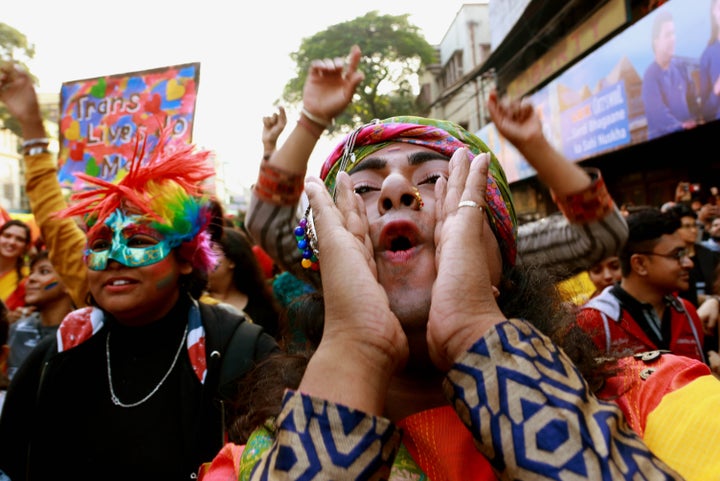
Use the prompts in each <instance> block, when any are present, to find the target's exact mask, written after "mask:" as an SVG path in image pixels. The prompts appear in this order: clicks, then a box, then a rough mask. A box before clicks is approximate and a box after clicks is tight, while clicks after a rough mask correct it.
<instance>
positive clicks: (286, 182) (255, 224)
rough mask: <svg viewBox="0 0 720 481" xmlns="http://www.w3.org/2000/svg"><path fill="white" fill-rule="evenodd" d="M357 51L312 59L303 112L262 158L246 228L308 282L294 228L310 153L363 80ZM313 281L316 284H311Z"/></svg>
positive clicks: (278, 261) (283, 263)
mask: <svg viewBox="0 0 720 481" xmlns="http://www.w3.org/2000/svg"><path fill="white" fill-rule="evenodd" d="M361 55H362V54H361V52H360V49H359V48H358V47H357V46H354V47H353V48H352V49H351V50H350V55H349V57H348V60H347V62H346V61H345V59H343V58H336V59H324V60H314V61H313V62H312V64H311V65H310V71H309V73H308V77H307V81H306V82H305V86H304V88H303V109H302V112H301V114H300V117H299V119H298V122H297V124H296V125H295V127H294V128H293V130H292V131H291V132H290V134H289V135H288V137H287V139H286V140H285V142H283V144H282V146H281V147H280V148H279V149H278V150H276V151H275V152H274V153H272V154H271V155H270V157H269V158H268V160H263V162H262V164H261V165H260V172H259V174H258V180H257V182H256V184H255V186H254V188H253V192H252V194H253V195H252V198H251V201H250V207H249V209H248V212H247V216H246V220H245V224H246V226H247V228H248V231H249V232H250V233H251V234H252V236H253V238H254V239H255V241H256V242H257V243H258V244H259V245H260V246H261V247H262V248H263V250H265V251H266V252H267V253H268V254H269V255H270V256H271V257H272V258H273V259H274V260H275V261H276V262H277V263H278V264H279V265H280V266H281V267H282V268H283V269H285V270H288V271H290V272H292V273H293V274H296V275H300V276H301V277H302V278H305V279H307V276H306V274H307V273H306V272H304V270H303V269H302V268H301V267H300V260H301V256H300V252H299V251H298V249H297V246H296V244H295V235H294V234H293V230H294V229H295V226H296V225H297V221H298V219H299V216H298V215H297V207H298V204H299V201H300V196H301V194H302V192H303V183H304V179H305V173H306V170H307V164H308V161H309V159H310V154H311V153H312V151H313V149H314V148H315V144H316V143H317V141H318V139H319V138H320V136H321V135H322V132H323V131H324V130H325V128H326V127H327V126H329V125H330V124H331V122H332V121H333V119H334V118H335V117H336V116H337V115H339V114H340V113H341V112H342V111H343V110H345V108H347V106H348V105H349V104H350V101H351V100H352V97H353V95H354V93H355V89H356V88H357V86H358V85H359V84H360V82H361V81H362V80H363V78H364V74H363V73H362V72H360V71H358V65H359V64H360V58H361ZM314 283H317V281H316V280H315V282H314Z"/></svg>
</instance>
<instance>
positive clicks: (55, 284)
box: [42, 279, 59, 291]
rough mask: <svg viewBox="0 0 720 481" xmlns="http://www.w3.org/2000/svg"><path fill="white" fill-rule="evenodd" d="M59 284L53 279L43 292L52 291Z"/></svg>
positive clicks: (44, 287)
mask: <svg viewBox="0 0 720 481" xmlns="http://www.w3.org/2000/svg"><path fill="white" fill-rule="evenodd" d="M58 284H59V282H58V281H57V280H56V279H53V280H51V281H49V282H48V283H47V284H45V285H44V286H43V287H42V289H43V291H49V290H50V289H53V288H54V287H55V286H57V285H58Z"/></svg>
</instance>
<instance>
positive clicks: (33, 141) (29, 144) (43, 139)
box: [20, 137, 50, 149]
mask: <svg viewBox="0 0 720 481" xmlns="http://www.w3.org/2000/svg"><path fill="white" fill-rule="evenodd" d="M49 143H50V139H48V138H47V137H39V138H37V139H27V140H26V141H24V142H23V143H22V144H20V146H21V147H22V148H23V149H27V148H28V147H32V146H33V145H48V144H49Z"/></svg>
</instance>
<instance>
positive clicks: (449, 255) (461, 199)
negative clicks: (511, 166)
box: [427, 149, 505, 370]
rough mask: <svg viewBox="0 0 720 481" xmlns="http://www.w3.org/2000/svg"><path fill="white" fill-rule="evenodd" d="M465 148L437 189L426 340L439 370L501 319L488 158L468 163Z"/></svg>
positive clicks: (450, 362) (479, 158)
mask: <svg viewBox="0 0 720 481" xmlns="http://www.w3.org/2000/svg"><path fill="white" fill-rule="evenodd" d="M469 156H472V154H471V153H470V151H469V150H467V149H458V150H457V151H456V152H455V154H454V155H453V156H452V158H451V159H450V168H449V174H448V179H447V181H446V180H445V179H440V180H439V181H438V182H437V184H436V185H435V196H436V199H437V202H436V204H435V205H436V207H435V209H436V212H435V214H436V224H435V244H436V246H437V247H436V254H435V255H436V265H437V272H438V275H437V279H436V280H435V285H434V286H433V293H432V304H431V306H430V315H429V318H428V326H427V340H428V348H429V350H430V356H431V358H432V360H433V362H434V363H435V364H436V365H437V366H438V367H439V368H440V369H443V370H446V369H448V368H449V367H450V366H451V365H452V363H453V362H454V361H455V360H456V359H457V357H458V356H460V355H461V354H462V353H463V352H465V351H466V350H467V349H468V348H469V347H470V346H471V345H472V344H473V343H474V342H475V341H477V340H478V339H479V338H480V337H482V335H484V334H485V332H486V331H487V330H488V329H489V328H490V327H492V326H493V325H494V324H496V323H498V322H501V321H503V320H505V318H504V316H503V314H502V312H501V311H500V309H499V308H498V306H497V303H496V302H495V295H496V293H497V289H496V287H495V286H496V285H497V284H498V282H499V281H500V273H501V270H502V259H501V255H500V249H499V247H498V244H497V241H496V240H495V236H494V235H493V232H492V230H491V228H490V225H489V224H488V222H487V220H486V215H487V214H486V211H485V206H486V202H485V190H486V187H487V175H488V165H489V160H490V155H489V154H480V155H478V156H477V157H475V158H474V159H472V162H470V161H469Z"/></svg>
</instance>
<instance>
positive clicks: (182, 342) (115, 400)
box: [105, 328, 187, 408]
mask: <svg viewBox="0 0 720 481" xmlns="http://www.w3.org/2000/svg"><path fill="white" fill-rule="evenodd" d="M185 339H187V328H185V331H184V332H183V337H182V339H181V340H180V345H179V346H178V350H177V352H176V353H175V359H173V362H172V365H171V366H170V369H168V371H167V372H166V373H165V375H164V376H163V377H162V379H160V382H159V383H157V385H156V386H155V388H153V390H152V391H150V394H148V395H147V396H145V397H144V398H142V399H141V400H139V401H138V402H134V403H131V404H125V403H124V402H122V401H121V400H120V399H119V398H118V397H117V395H116V394H115V389H113V382H112V370H111V369H110V332H109V331H108V335H107V337H106V338H105V357H106V358H107V375H108V384H109V385H110V399H111V400H112V402H113V404H114V405H116V406H120V407H122V408H134V407H135V406H139V405H141V404H142V403H144V402H145V401H147V400H148V399H150V398H151V397H152V396H153V394H155V393H156V392H157V391H158V389H160V386H162V385H163V383H164V382H165V380H166V379H167V378H168V376H169V375H170V373H171V372H172V370H173V369H175V364H177V360H178V358H179V357H180V353H181V352H182V349H183V346H184V345H185Z"/></svg>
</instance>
